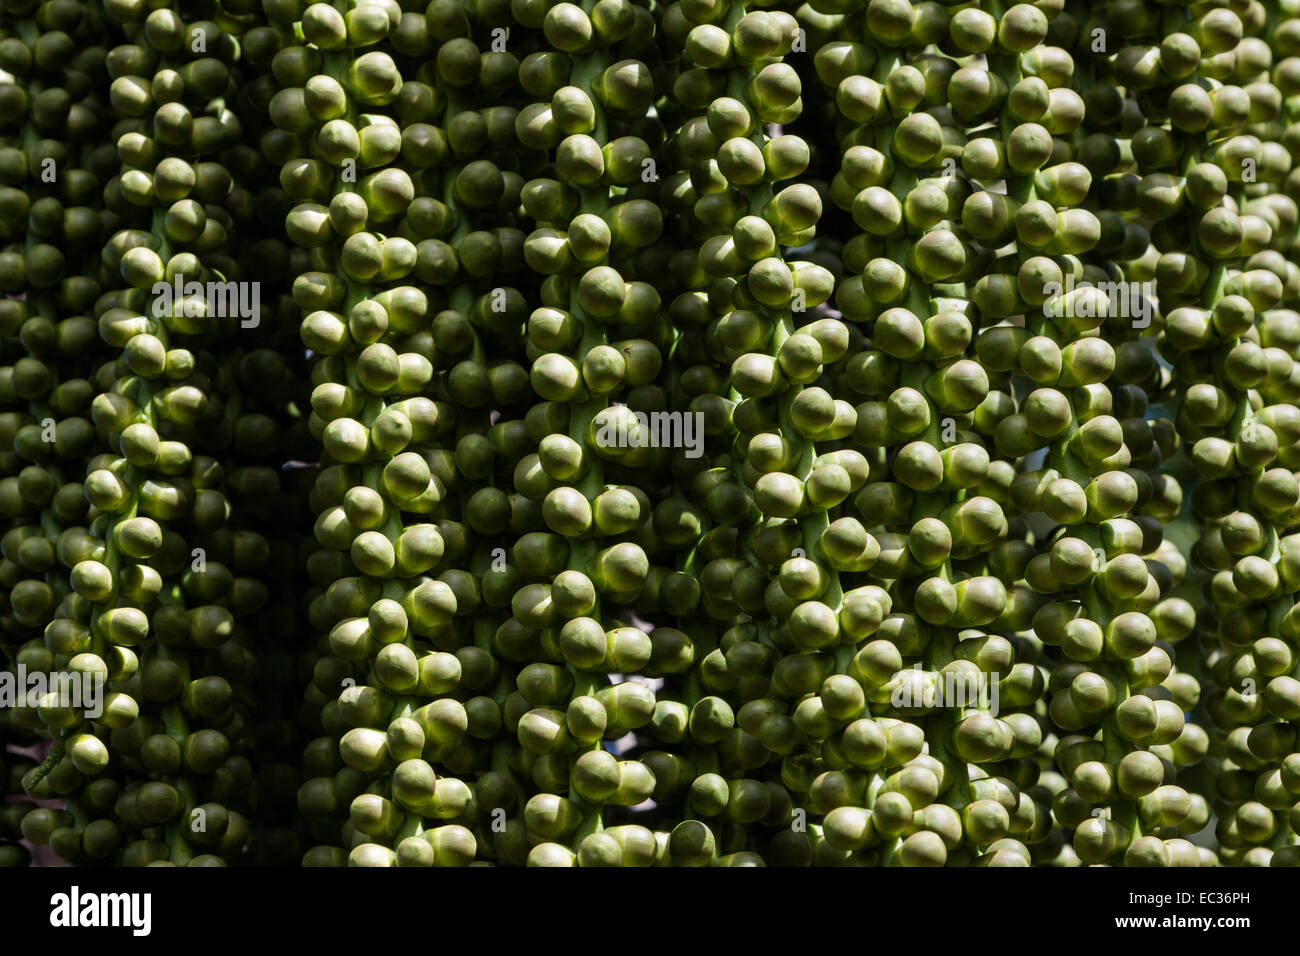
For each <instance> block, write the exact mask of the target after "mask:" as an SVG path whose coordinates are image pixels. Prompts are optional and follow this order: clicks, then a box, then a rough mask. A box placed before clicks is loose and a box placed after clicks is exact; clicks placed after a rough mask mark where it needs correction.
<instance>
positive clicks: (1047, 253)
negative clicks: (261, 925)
mask: <svg viewBox="0 0 1300 956" xmlns="http://www.w3.org/2000/svg"><path fill="white" fill-rule="evenodd" d="M0 70H3V71H4V75H3V76H0V80H4V81H5V82H3V83H0V139H2V140H3V142H0V243H3V245H0V289H2V290H3V291H4V292H5V293H6V294H7V296H8V297H7V298H6V299H4V300H3V301H0V363H2V364H0V520H3V522H4V528H3V529H2V530H0V552H2V554H3V560H0V588H2V589H3V590H2V592H0V593H2V594H3V597H2V598H0V648H3V650H4V653H5V656H6V658H7V659H8V661H9V663H10V664H11V665H12V666H14V667H18V666H20V665H21V667H22V668H24V669H25V670H26V671H29V672H32V673H43V674H52V673H59V674H63V675H66V676H68V677H70V678H75V679H76V681H78V682H80V683H81V684H86V685H88V686H93V687H99V688H101V689H102V695H101V696H102V699H100V700H97V701H95V702H94V703H96V704H100V705H102V706H98V707H86V706H82V705H80V704H73V703H70V702H68V701H67V700H66V699H63V698H61V697H60V695H59V694H58V693H56V692H54V691H50V692H48V693H47V694H46V695H45V696H44V697H41V698H40V699H34V700H31V701H26V702H24V703H23V705H22V706H18V707H15V708H9V709H6V710H0V743H3V742H5V741H9V742H12V743H14V744H16V745H20V746H29V745H31V744H32V743H33V742H34V741H36V740H38V739H41V738H46V739H48V740H49V741H50V744H49V750H48V757H47V758H46V759H45V760H44V761H43V763H41V764H40V765H36V764H35V762H34V761H33V760H31V759H29V758H24V757H18V756H11V757H5V756H4V750H3V747H0V785H5V784H7V789H6V790H5V793H6V794H9V795H12V799H11V800H10V801H9V802H8V803H6V804H5V805H4V807H5V808H4V810H3V812H0V863H11V864H14V865H23V864H25V863H26V862H27V859H28V853H27V850H26V848H25V847H24V846H23V845H22V844H20V843H19V842H18V841H19V839H20V838H21V839H25V840H26V841H27V842H28V843H35V844H47V843H48V844H49V845H50V846H51V847H52V848H53V849H54V851H55V852H56V853H57V854H58V855H59V856H60V857H61V858H63V859H64V860H66V861H68V862H71V863H112V864H120V865H142V864H152V863H159V864H175V865H208V864H211V865H220V864H226V863H250V862H251V863H286V862H289V863H296V862H301V863H302V864H304V865H312V866H320V865H323V866H341V865H359V866H393V865H396V866H463V865H470V864H479V863H492V864H496V865H505V866H521V865H532V866H574V865H580V866H650V865H686V866H704V865H722V866H729V865H730V866H753V865H774V866H807V865H816V866H843V865H888V866H896V865H901V866H944V865H949V866H975V865H981V866H982V865H987V866H1030V865H1047V866H1074V865H1095V864H1106V865H1126V866H1210V865H1255V866H1259V865H1263V866H1268V865H1275V866H1281V865H1298V864H1300V843H1297V835H1298V834H1300V803H1297V799H1300V748H1298V747H1297V741H1296V721H1297V720H1300V677H1297V676H1294V675H1295V673H1296V671H1297V669H1298V668H1300V661H1298V660H1297V659H1296V651H1295V647H1296V646H1297V643H1298V642H1300V612H1296V611H1293V608H1294V607H1295V603H1294V594H1295V593H1296V592H1297V591H1300V543H1298V542H1300V537H1297V534H1296V528H1297V525H1300V481H1298V475H1300V407H1297V403H1298V402H1300V311H1297V307H1300V243H1298V241H1297V240H1298V238H1300V233H1297V225H1298V220H1300V209H1298V207H1297V200H1300V168H1298V169H1297V170H1295V171H1293V169H1292V167H1293V165H1294V157H1295V156H1300V0H1270V2H1268V3H1264V2H1261V0H1224V2H1218V0H1197V2H1193V3H1184V4H1157V3H1150V2H1146V0H1106V2H1102V3H1099V4H1085V3H1081V2H1078V0H1037V2H1034V3H1016V4H1007V3H1003V2H1001V0H979V2H965V3H961V2H958V3H941V2H933V0H918V2H911V0H815V2H814V0H809V2H806V3H801V4H797V3H785V2H782V0H776V2H768V3H749V4H746V3H744V2H741V0H674V2H671V3H663V2H658V0H583V2H581V3H573V2H564V0H561V2H550V0H429V2H427V3H426V2H425V0H420V2H415V0H339V2H337V3H327V2H311V3H309V2H304V0H261V2H260V3H254V2H252V0H228V2H226V0H194V2H188V0H186V2H181V3H170V4H169V3H160V2H154V0H7V2H5V3H4V4H2V5H0ZM187 283H197V285H187ZM304 350H305V354H304ZM82 703H83V704H84V702H82ZM1293 784H1294V788H1293V787H1292V785H1293ZM36 800H40V801H42V804H44V805H42V806H39V807H38V806H37V805H36V804H35V802H34V801H36ZM50 801H61V803H56V804H54V805H50Z"/></svg>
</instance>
